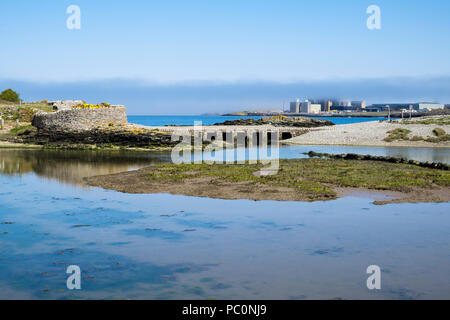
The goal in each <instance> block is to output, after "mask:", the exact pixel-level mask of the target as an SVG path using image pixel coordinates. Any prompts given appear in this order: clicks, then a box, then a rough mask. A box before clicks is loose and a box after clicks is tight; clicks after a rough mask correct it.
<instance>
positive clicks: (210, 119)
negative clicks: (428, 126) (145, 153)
mask: <svg viewBox="0 0 450 320" xmlns="http://www.w3.org/2000/svg"><path fill="white" fill-rule="evenodd" d="M259 118H262V117H248V116H204V115H203V116H202V115H197V116H195V115H194V116H173V115H170V116H164V115H162V116H128V121H129V122H130V123H135V124H141V125H145V126H165V125H184V126H193V125H194V122H195V121H201V122H202V124H203V125H213V124H215V123H222V122H224V121H227V120H237V119H256V120H257V119H259ZM309 118H313V119H321V120H330V121H331V122H333V123H334V124H348V123H357V122H366V121H378V120H386V118H383V117H377V118H362V117H354V118H351V117H309Z"/></svg>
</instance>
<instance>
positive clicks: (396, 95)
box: [0, 0, 450, 114]
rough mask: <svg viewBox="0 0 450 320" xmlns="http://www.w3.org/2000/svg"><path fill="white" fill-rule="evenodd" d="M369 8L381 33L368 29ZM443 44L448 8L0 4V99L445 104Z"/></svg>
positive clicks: (187, 107) (176, 107)
mask: <svg viewBox="0 0 450 320" xmlns="http://www.w3.org/2000/svg"><path fill="white" fill-rule="evenodd" d="M70 5H77V6H79V8H80V10H81V20H80V21H81V29H79V30H69V29H68V28H67V26H66V21H67V19H68V18H69V17H70V14H67V13H66V10H67V8H68V7H69V6H70ZM370 5H377V6H379V8H380V10H381V29H380V30H369V29H368V28H367V26H366V21H367V19H368V17H369V14H367V13H366V9H367V7H369V6H370ZM449 34H450V1H448V0H428V1H425V0H387V1H385V0H370V1H365V0H340V1H336V0H314V1H313V0H310V1H301V0H277V1H275V0H259V1H255V0H227V1H224V0H214V1H212V0H209V1H206V0H205V1H199V0H182V1H173V0H165V1H151V0H150V1H149V0H147V1H143V0H140V1H139V0H127V1H123V0H122V1H118V0H70V1H65V0H53V1H51V0H36V1H29V0H1V1H0V41H1V42H2V43H3V44H2V45H1V49H0V89H3V88H4V87H13V86H14V88H17V90H18V91H19V92H20V93H21V96H22V98H23V99H25V100H35V99H41V98H46V99H50V100H52V99H72V98H73V99H75V98H77V99H78V98H80V99H85V100H93V101H90V102H93V103H95V102H101V101H105V100H108V99H114V101H111V102H112V103H122V104H126V105H127V107H128V109H129V112H130V113H132V114H167V113H174V114H196V113H203V112H229V111H239V110H242V109H251V108H257V109H258V108H259V109H261V108H267V109H274V108H279V107H281V105H282V103H283V101H285V103H288V101H289V100H294V99H296V98H316V97H317V98H320V97H335V98H342V99H366V100H367V101H368V102H374V103H375V102H397V101H407V102H413V101H420V100H423V101H441V102H445V103H450V81H449V78H450V41H449V39H450V36H449Z"/></svg>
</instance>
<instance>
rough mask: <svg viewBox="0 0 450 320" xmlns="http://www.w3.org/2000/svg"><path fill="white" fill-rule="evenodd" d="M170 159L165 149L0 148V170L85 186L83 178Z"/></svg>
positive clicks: (4, 172) (1, 171) (11, 173)
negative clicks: (157, 151) (159, 151)
mask: <svg viewBox="0 0 450 320" xmlns="http://www.w3.org/2000/svg"><path fill="white" fill-rule="evenodd" d="M168 161H170V154H168V153H156V152H154V153H148V152H145V153H144V152H130V151H74V150H67V151H64V150H1V149H0V173H2V174H7V175H23V174H27V173H35V174H36V175H38V176H40V177H45V178H47V179H55V180H58V181H60V182H63V183H68V184H73V185H79V186H84V183H83V178H85V177H91V176H97V175H105V174H113V173H119V172H123V171H127V170H133V169H137V168H141V167H144V166H148V165H152V164H160V163H166V162H168Z"/></svg>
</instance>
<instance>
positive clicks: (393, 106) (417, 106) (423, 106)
mask: <svg viewBox="0 0 450 320" xmlns="http://www.w3.org/2000/svg"><path fill="white" fill-rule="evenodd" d="M444 108H445V105H443V104H441V103H434V102H419V103H388V104H373V105H371V106H370V108H366V111H369V109H370V110H371V111H386V110H388V109H390V110H391V111H400V110H415V111H427V110H428V111H429V110H439V109H444Z"/></svg>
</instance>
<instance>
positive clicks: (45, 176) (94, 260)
mask: <svg viewBox="0 0 450 320" xmlns="http://www.w3.org/2000/svg"><path fill="white" fill-rule="evenodd" d="M167 161H169V157H168V155H167V154H161V153H160V154H148V153H136V154H135V153H129V152H127V153H120V152H116V153H114V152H107V153H104V152H86V151H85V152H75V151H24V150H22V151H14V150H0V298H1V299H14V298H24V299H71V298H75V299H78V298H81V299H83V298H102V299H103V298H104V299H126V298H132V299H144V298H148V299H189V298H190V299H209V298H215V299H313V298H319V299H332V298H344V299H351V298H356V299H383V298H385V299H431V298H437V299H449V298H450V277H449V276H448V270H450V254H449V252H450V215H449V212H450V204H449V203H439V204H436V203H428V204H391V205H386V206H375V205H373V204H372V199H371V196H370V195H367V194H362V195H359V196H358V197H346V198H341V199H339V200H335V201H328V202H312V203H310V202H276V201H249V200H218V199H207V198H197V197H185V196H176V195H167V194H154V195H133V194H123V193H118V192H114V191H107V190H103V189H99V188H90V187H87V186H85V185H84V183H83V177H85V176H92V175H98V174H105V173H114V172H120V171H124V170H132V169H136V168H139V167H142V166H145V165H148V164H151V163H163V162H167ZM373 264H376V265H379V266H380V267H381V269H382V278H381V279H382V280H381V281H382V289H381V290H379V291H370V290H368V289H367V287H366V279H367V276H368V275H367V274H366V268H367V267H368V266H369V265H373ZM69 265H78V266H80V268H81V271H82V290H79V291H69V290H67V288H66V279H67V274H66V268H67V266H69Z"/></svg>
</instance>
